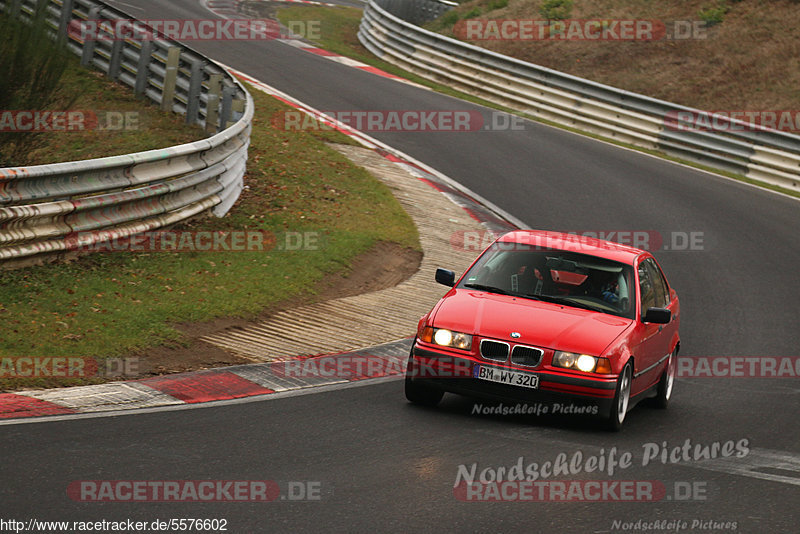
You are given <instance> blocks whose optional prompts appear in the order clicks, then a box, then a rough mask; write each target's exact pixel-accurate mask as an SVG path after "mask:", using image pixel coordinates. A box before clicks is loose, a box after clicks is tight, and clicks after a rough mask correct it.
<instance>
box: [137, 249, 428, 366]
mask: <svg viewBox="0 0 800 534" xmlns="http://www.w3.org/2000/svg"><path fill="white" fill-rule="evenodd" d="M421 261H422V253H421V252H419V251H416V250H413V249H409V248H405V247H402V246H400V245H397V244H396V243H389V242H379V243H377V244H376V245H375V246H374V247H372V249H370V250H369V251H368V252H365V253H364V254H362V255H360V256H359V257H358V258H356V260H355V262H354V263H353V265H352V267H351V268H350V270H349V272H346V273H338V274H335V275H329V276H327V277H325V278H324V279H323V280H322V281H321V282H320V283H319V285H318V286H317V287H316V293H315V294H310V295H304V296H301V297H297V298H295V299H290V300H287V301H284V302H280V303H278V304H276V305H274V306H271V307H270V308H268V309H266V310H264V311H263V312H261V313H260V314H259V315H258V316H257V317H255V318H252V319H241V318H235V317H225V318H219V319H215V320H213V321H208V322H204V323H181V324H177V325H175V326H176V328H178V329H179V330H180V331H181V332H183V333H184V334H185V339H184V344H181V345H177V344H176V345H162V346H159V347H154V348H151V349H148V350H147V351H145V352H140V353H135V354H130V355H128V356H129V357H136V358H138V359H139V366H138V368H139V373H140V375H141V376H152V375H163V374H170V373H182V372H186V371H197V370H200V369H210V368H213V367H222V366H228V365H237V364H244V363H252V362H251V361H250V360H248V359H246V358H242V357H239V356H236V355H234V354H230V353H228V352H226V351H224V350H222V349H220V348H219V347H216V346H214V345H211V344H208V343H205V342H203V341H200V340H199V338H200V337H202V336H206V335H209V334H213V333H214V332H218V331H220V330H224V329H226V328H230V327H236V326H240V327H243V326H247V325H249V324H251V323H254V322H261V321H264V320H266V319H268V318H269V317H270V316H271V315H274V314H276V313H278V312H280V311H282V310H286V309H290V308H295V307H298V306H304V305H308V304H313V303H316V302H323V301H326V300H331V299H336V298H342V297H349V296H353V295H360V294H363V293H369V292H372V291H378V290H381V289H386V288H389V287H394V286H396V285H397V284H399V283H401V282H403V281H405V280H407V279H408V278H409V277H411V275H413V274H414V273H415V272H417V270H418V269H419V265H420V262H421Z"/></svg>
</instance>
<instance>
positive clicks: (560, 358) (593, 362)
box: [553, 350, 611, 374]
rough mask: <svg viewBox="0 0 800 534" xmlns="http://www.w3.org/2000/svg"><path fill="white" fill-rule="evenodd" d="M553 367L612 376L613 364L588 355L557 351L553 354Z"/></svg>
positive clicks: (606, 359) (605, 359)
mask: <svg viewBox="0 0 800 534" xmlns="http://www.w3.org/2000/svg"><path fill="white" fill-rule="evenodd" d="M553 365H554V366H555V367H563V368H565V369H576V370H578V371H583V372H584V373H600V374H611V362H610V361H608V358H598V357H596V356H590V355H588V354H576V353H574V352H565V351H563V350H557V351H556V352H555V354H553Z"/></svg>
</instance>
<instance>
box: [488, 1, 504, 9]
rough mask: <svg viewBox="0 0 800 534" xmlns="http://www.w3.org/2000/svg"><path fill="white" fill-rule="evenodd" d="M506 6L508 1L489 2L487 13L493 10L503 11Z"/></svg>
mask: <svg viewBox="0 0 800 534" xmlns="http://www.w3.org/2000/svg"><path fill="white" fill-rule="evenodd" d="M507 5H508V0H491V2H489V5H488V6H487V9H486V10H487V11H494V10H495V9H503V8H504V7H506V6H507Z"/></svg>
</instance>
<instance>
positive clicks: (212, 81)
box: [206, 74, 222, 132]
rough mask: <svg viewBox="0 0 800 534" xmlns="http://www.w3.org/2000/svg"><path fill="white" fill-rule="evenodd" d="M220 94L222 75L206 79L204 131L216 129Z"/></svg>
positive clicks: (214, 75) (213, 75)
mask: <svg viewBox="0 0 800 534" xmlns="http://www.w3.org/2000/svg"><path fill="white" fill-rule="evenodd" d="M221 93H222V74H212V75H210V76H209V77H208V100H206V131H207V132H212V131H214V130H215V129H216V125H217V123H218V121H219V100H220V95H221Z"/></svg>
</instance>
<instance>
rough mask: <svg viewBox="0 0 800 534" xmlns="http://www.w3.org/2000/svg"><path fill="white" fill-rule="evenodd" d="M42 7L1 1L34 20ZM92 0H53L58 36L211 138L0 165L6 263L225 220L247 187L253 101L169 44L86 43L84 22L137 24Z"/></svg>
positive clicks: (1, 250) (220, 73) (50, 15)
mask: <svg viewBox="0 0 800 534" xmlns="http://www.w3.org/2000/svg"><path fill="white" fill-rule="evenodd" d="M36 4H37V2H36V1H32V0H27V1H24V0H13V1H10V2H9V1H0V7H2V8H4V9H10V10H11V11H12V13H14V14H16V15H17V16H20V17H21V18H23V19H30V17H31V15H32V14H33V13H34V11H35V9H36ZM132 18H133V17H131V16H129V15H127V14H126V13H124V12H123V11H120V10H118V9H116V8H112V7H110V6H108V5H106V4H103V3H99V2H94V1H91V0H60V1H59V0H50V1H49V2H48V4H47V21H48V24H49V25H50V27H51V28H52V29H53V33H54V37H55V38H56V39H61V40H62V41H63V42H64V43H65V44H66V46H67V47H68V48H69V49H70V50H72V51H73V52H74V53H76V54H78V55H79V56H80V57H81V62H82V64H84V65H86V66H93V67H96V68H98V69H100V70H101V71H103V72H104V73H105V74H107V75H108V76H109V77H110V78H111V79H114V80H118V81H119V82H121V83H123V84H125V85H128V86H129V87H131V88H132V89H133V90H134V92H135V94H137V95H142V96H144V97H147V98H149V99H151V100H153V101H155V102H156V103H158V104H159V105H160V106H161V109H163V110H166V111H174V112H176V113H181V114H184V115H185V116H186V122H187V123H190V124H199V125H201V126H203V127H204V128H205V129H206V131H207V132H209V133H213V135H211V137H208V138H206V139H202V140H200V141H196V142H194V143H187V144H183V145H178V146H173V147H168V148H163V149H157V150H150V151H146V152H139V153H135V154H125V155H121V156H112V157H106V158H98V159H92V160H84V161H73V162H66V163H54V164H50V165H35V166H30V167H14V168H3V169H0V266H3V267H17V266H20V265H27V264H31V263H36V262H41V261H43V260H53V259H59V258H62V257H65V256H69V255H71V254H74V251H76V250H80V249H81V248H83V247H88V246H89V245H92V244H95V243H102V242H104V241H108V240H110V239H121V238H126V237H128V236H131V235H134V234H137V233H140V232H144V231H149V230H154V229H157V228H163V227H166V226H170V225H173V224H175V223H178V222H180V221H184V220H186V219H188V218H190V217H193V216H195V215H197V214H200V213H203V212H206V211H209V210H210V211H211V212H212V213H213V214H214V215H216V216H218V217H222V216H223V215H225V213H227V211H228V210H229V209H230V208H231V206H232V205H233V203H234V202H235V201H236V199H237V198H238V196H239V193H240V192H241V190H242V187H243V183H242V179H243V176H244V171H245V163H246V161H247V148H248V145H249V142H250V129H251V121H252V117H253V101H252V98H251V96H250V94H249V93H248V92H247V91H246V90H245V88H244V86H242V85H241V84H240V83H239V82H238V81H237V80H236V79H235V78H233V77H232V76H231V75H230V74H228V73H227V72H226V71H225V70H223V69H222V68H220V67H219V66H217V65H216V64H214V63H213V62H212V61H211V60H209V59H208V58H206V57H204V56H203V55H201V54H199V53H197V52H195V51H193V50H192V49H190V48H188V47H187V46H185V45H182V44H178V43H176V42H174V41H169V40H164V39H157V38H156V39H150V40H135V39H125V40H119V39H98V40H89V39H87V40H85V41H84V40H81V39H80V35H78V34H77V32H70V31H68V29H69V28H70V24H73V25H74V24H76V23H80V21H86V20H93V21H104V20H108V21H110V20H118V19H132Z"/></svg>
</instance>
